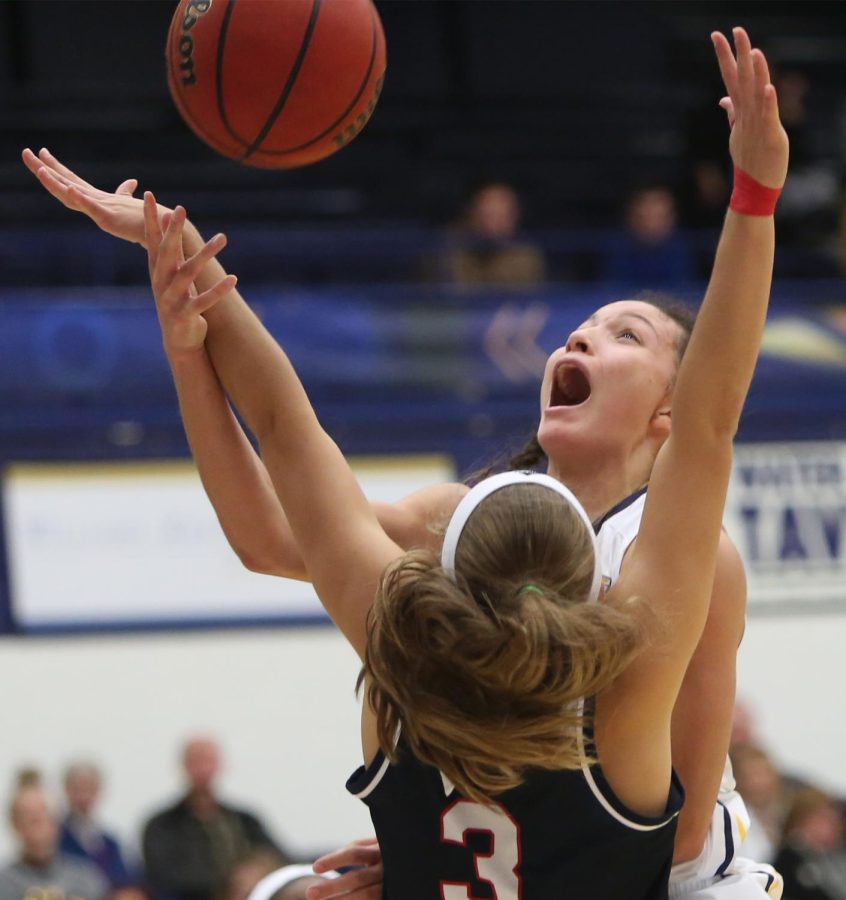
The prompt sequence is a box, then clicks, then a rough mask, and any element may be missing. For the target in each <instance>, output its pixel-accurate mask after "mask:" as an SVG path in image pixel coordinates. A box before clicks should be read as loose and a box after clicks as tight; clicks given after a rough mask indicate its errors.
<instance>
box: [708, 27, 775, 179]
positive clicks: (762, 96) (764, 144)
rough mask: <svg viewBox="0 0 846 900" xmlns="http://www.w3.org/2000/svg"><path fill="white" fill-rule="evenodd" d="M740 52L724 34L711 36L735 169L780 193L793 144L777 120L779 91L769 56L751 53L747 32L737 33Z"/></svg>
mask: <svg viewBox="0 0 846 900" xmlns="http://www.w3.org/2000/svg"><path fill="white" fill-rule="evenodd" d="M732 36H733V37H734V46H735V53H733V52H732V49H731V46H730V44H729V42H728V40H727V39H726V37H725V35H723V34H720V32H719V31H715V32H714V33H713V34H712V35H711V40H712V41H713V43H714V50H715V51H716V53H717V62H718V63H719V66H720V74H721V75H722V76H723V82H724V84H725V86H726V90H727V91H728V97H724V98H723V99H722V100H721V101H720V106H721V107H722V108H723V109H724V110H725V111H726V113H727V114H728V117H729V123H730V124H731V126H732V131H731V137H730V138H729V151H730V152H731V158H732V161H733V162H734V164H735V165H736V166H737V167H738V168H740V169H742V170H743V171H744V172H746V173H747V174H748V175H751V176H752V177H753V178H754V179H755V180H756V181H758V182H760V183H761V184H763V185H764V186H765V187H771V188H780V187H781V186H782V185H783V184H784V179H785V178H786V176H787V158H788V155H789V145H788V140H787V133H786V132H785V130H784V128H783V126H782V124H781V120H780V119H779V115H778V99H777V98H776V90H775V88H774V87H773V85H772V83H771V81H770V71H769V68H768V66H767V60H766V58H765V57H764V54H763V53H762V52H761V51H760V50H758V49H757V48H756V49H754V50H753V49H752V44H751V42H750V40H749V35H748V34H747V33H746V31H745V30H744V29H743V28H734V29H732Z"/></svg>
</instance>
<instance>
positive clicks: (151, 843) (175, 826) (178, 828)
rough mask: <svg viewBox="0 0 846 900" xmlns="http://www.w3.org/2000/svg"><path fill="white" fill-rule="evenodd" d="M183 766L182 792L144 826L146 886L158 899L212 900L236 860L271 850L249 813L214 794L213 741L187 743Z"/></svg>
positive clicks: (216, 752) (215, 764)
mask: <svg viewBox="0 0 846 900" xmlns="http://www.w3.org/2000/svg"><path fill="white" fill-rule="evenodd" d="M182 764H183V769H184V772H185V776H186V779H187V782H188V790H187V792H186V794H185V795H184V796H183V797H182V799H180V800H179V801H178V802H177V803H175V804H174V805H173V806H170V807H168V808H166V809H164V810H162V811H161V812H159V813H157V814H155V815H154V816H153V817H152V818H151V819H150V820H149V821H148V822H147V824H146V825H145V827H144V833H143V841H142V843H143V853H144V865H145V870H146V876H147V882H148V883H149V885H150V886H151V888H152V889H153V891H154V892H155V893H156V895H157V896H161V897H167V898H178V900H210V898H212V897H214V896H215V895H216V892H217V891H219V890H220V889H221V888H222V887H223V885H224V883H225V879H226V878H227V876H228V875H229V873H230V871H231V870H232V868H233V867H234V865H235V864H236V862H237V861H238V860H239V859H241V858H243V857H244V856H245V855H246V854H247V853H248V852H249V851H250V850H253V849H255V848H259V847H264V848H267V849H270V850H275V851H277V852H279V853H280V855H282V857H283V858H284V854H281V851H279V848H278V847H276V846H275V844H274V842H273V840H272V839H271V838H270V836H269V834H268V832H267V830H266V829H265V827H264V825H262V823H261V822H260V821H259V820H258V819H257V818H256V817H255V816H254V815H252V814H250V813H248V812H246V811H244V810H241V809H237V808H236V807H234V806H229V805H227V804H224V803H223V802H221V800H220V799H219V798H218V796H217V794H216V790H215V780H216V778H217V776H218V774H219V772H220V751H219V749H218V746H217V744H216V743H215V741H214V740H212V739H211V738H208V737H195V738H192V739H191V740H189V741H188V742H187V744H186V745H185V748H184V750H183V754H182Z"/></svg>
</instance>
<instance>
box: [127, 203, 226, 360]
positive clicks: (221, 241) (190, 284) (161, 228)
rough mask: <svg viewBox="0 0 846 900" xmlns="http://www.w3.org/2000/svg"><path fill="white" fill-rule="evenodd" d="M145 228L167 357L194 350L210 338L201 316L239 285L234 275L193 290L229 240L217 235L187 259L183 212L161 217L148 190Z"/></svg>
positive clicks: (179, 207)
mask: <svg viewBox="0 0 846 900" xmlns="http://www.w3.org/2000/svg"><path fill="white" fill-rule="evenodd" d="M142 224H143V229H144V243H145V246H146V247H147V259H148V263H149V270H150V283H151V285H152V287H153V296H154V297H155V300H156V312H157V313H158V316H159V324H160V326H161V329H162V337H163V339H164V345H165V350H166V352H167V354H168V356H169V357H172V356H173V355H174V354H179V353H185V352H193V351H196V350H198V349H200V348H201V347H202V346H203V344H204V343H205V339H206V331H207V328H208V326H207V324H206V320H205V318H204V317H203V313H205V312H207V311H208V310H209V309H211V307H212V306H214V305H215V303H217V302H218V301H219V300H221V299H222V298H223V297H224V296H225V295H226V294H227V293H228V292H229V291H231V290H232V288H234V287H235V284H236V283H237V281H238V279H237V278H236V277H235V276H234V275H226V276H224V277H223V278H221V279H220V281H218V282H216V283H215V284H214V285H212V286H211V287H210V288H209V289H208V290H205V291H203V292H202V293H198V291H197V289H196V287H195V285H194V281H195V280H196V278H197V276H198V275H199V274H200V271H201V270H202V268H203V266H204V265H205V264H206V263H207V262H208V261H209V260H210V259H213V258H214V257H215V256H217V254H218V253H219V252H220V251H221V250H222V249H223V248H224V247H225V246H226V237H225V236H224V235H222V234H216V235H215V236H214V237H213V238H211V240H208V241H206V242H205V244H203V246H202V247H201V248H200V249H199V250H198V251H197V252H196V253H195V254H194V255H193V256H192V257H191V258H190V259H187V260H186V259H185V254H184V252H183V249H182V230H183V228H184V226H185V209H184V208H183V207H181V206H177V207H176V209H175V210H174V211H173V212H172V213H170V212H166V213H165V214H164V215H163V216H161V217H160V215H159V207H157V205H156V198H155V197H154V196H153V195H152V194H151V193H150V192H149V191H147V192H146V193H145V194H144V200H143V221H142Z"/></svg>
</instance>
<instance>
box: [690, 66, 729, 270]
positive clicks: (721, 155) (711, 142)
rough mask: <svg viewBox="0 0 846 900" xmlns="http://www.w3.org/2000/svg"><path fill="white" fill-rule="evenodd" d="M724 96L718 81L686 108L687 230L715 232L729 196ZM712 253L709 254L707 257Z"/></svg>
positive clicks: (722, 216)
mask: <svg viewBox="0 0 846 900" xmlns="http://www.w3.org/2000/svg"><path fill="white" fill-rule="evenodd" d="M723 94H725V87H724V86H723V84H722V82H721V81H720V80H719V79H715V80H714V81H713V82H712V83H711V85H710V86H709V87H708V88H707V89H706V90H704V91H703V92H702V102H701V103H699V104H694V105H693V106H691V107H690V108H689V112H688V115H687V121H686V125H685V145H686V146H685V163H686V172H685V176H684V179H683V184H682V188H681V209H682V214H681V221H682V223H683V225H684V226H685V227H686V228H710V229H713V230H715V231H716V230H718V229H719V228H720V227H721V226H722V224H723V219H725V217H726V208H727V207H728V202H729V195H730V194H731V185H732V176H731V157H730V156H729V154H728V152H727V151H726V132H727V130H728V122H727V121H726V114H725V112H723V110H722V109H720V107H719V106H718V104H717V100H718V98H720V97H722V96H723ZM712 255H713V251H709V266H710V257H711V256H712Z"/></svg>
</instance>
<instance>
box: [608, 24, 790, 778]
mask: <svg viewBox="0 0 846 900" xmlns="http://www.w3.org/2000/svg"><path fill="white" fill-rule="evenodd" d="M734 39H735V46H736V50H737V58H736V59H735V57H734V55H733V54H732V52H731V48H730V47H729V45H728V42H727V41H726V39H725V38H724V37H723V36H722V35H719V34H715V35H713V41H714V46H715V49H716V52H717V57H718V60H719V64H720V70H721V72H722V75H723V79H724V81H725V84H726V88H727V90H728V93H729V98H727V99H726V101H724V103H723V104H722V105H724V106H725V107H726V108H727V111H728V112H729V114H730V118H731V119H732V120H733V121H734V123H735V124H734V128H733V131H732V134H731V138H730V143H729V146H730V150H731V155H732V159H733V161H734V163H735V166H736V167H737V169H739V170H742V172H743V173H746V175H747V176H750V177H751V178H752V179H754V180H755V182H757V183H758V184H759V185H760V186H764V187H765V188H780V187H781V185H782V184H783V182H784V178H785V174H786V170H787V156H788V145H787V137H786V135H785V132H784V129H783V128H782V127H781V123H780V121H779V117H778V107H777V102H776V96H775V91H774V89H773V87H772V85H771V84H770V80H769V73H768V71H767V65H766V61H765V59H764V57H763V54H761V52H760V51H758V50H755V51H753V50H752V48H751V46H750V43H749V38H748V37H747V35H746V33H745V32H744V31H743V30H742V29H735V30H734ZM739 177H740V178H742V177H743V176H742V175H741V176H739ZM736 205H737V204H735V203H733V204H732V206H736ZM774 241H775V236H774V227H773V218H772V215H771V214H770V215H747V214H744V213H742V212H738V211H736V210H735V209H730V210H729V211H728V213H727V215H726V220H725V225H724V227H723V233H722V236H721V238H720V242H719V246H718V248H717V253H716V258H715V261H714V269H713V274H712V276H711V280H710V282H709V285H708V289H707V291H706V295H705V299H704V301H703V303H702V307H701V310H700V312H699V316H698V319H697V323H696V326H695V328H694V330H693V334H692V336H691V340H690V344H689V346H688V349H687V351H686V353H685V356H684V359H683V361H682V363H681V366H680V369H679V374H678V380H677V383H676V386H675V390H674V393H673V413H672V415H673V427H672V431H671V433H670V437H669V438H668V440H667V442H666V443H665V444H664V446H663V447H662V448H661V451H660V452H659V454H658V458H657V460H656V463H655V466H654V468H653V471H652V475H651V478H650V483H649V492H648V496H647V501H646V507H645V509H644V515H643V520H642V524H641V527H640V532H639V535H638V540H637V543H636V545H635V546H634V547H633V549H632V551H631V558H630V560H629V561H628V564H627V566H626V569H625V571H624V572H623V573H622V574H621V577H620V579H619V581H618V582H617V585H616V586H615V589H614V593H615V595H616V597H618V598H625V597H630V596H640V597H643V598H646V599H647V600H648V602H649V607H650V614H651V616H652V618H651V619H650V620H649V627H650V631H651V635H652V642H651V644H650V646H649V651H648V653H645V654H643V656H642V657H640V658H639V659H638V660H637V661H636V662H635V663H634V664H633V665H632V666H631V667H630V669H629V670H628V671H627V672H626V673H625V674H624V676H623V677H622V678H621V679H620V680H619V682H618V683H617V684H616V685H615V687H614V688H613V689H612V690H613V696H612V697H611V698H610V699H607V700H606V701H603V702H605V706H606V712H607V713H609V715H607V716H604V717H603V721H604V722H606V723H607V722H609V721H611V722H613V725H611V726H609V727H608V728H607V729H606V733H605V734H604V735H603V737H604V738H605V745H606V746H613V745H615V743H616V745H618V746H620V745H621V743H620V741H619V740H616V739H619V738H620V736H621V735H625V736H627V742H626V750H627V752H629V753H632V752H634V753H635V754H637V755H638V757H639V758H643V759H645V760H648V764H645V765H644V767H643V768H642V770H641V773H640V776H641V779H642V783H645V782H646V781H647V780H648V777H649V776H650V773H651V776H653V777H654V779H655V781H654V782H653V783H658V782H659V781H660V778H661V777H666V776H665V775H663V773H667V772H669V766H670V742H669V740H666V741H664V740H660V741H658V742H657V743H656V739H655V737H654V736H655V735H663V734H665V728H666V725H667V722H668V720H669V717H670V715H671V712H672V710H673V706H674V703H675V701H676V697H677V694H678V691H679V688H680V686H681V684H682V679H683V677H684V674H685V670H686V668H687V666H688V663H689V661H690V658H691V656H692V654H693V653H694V650H695V649H696V646H697V644H698V642H699V641H700V638H701V636H702V633H703V628H704V626H705V622H706V618H707V615H708V607H709V602H710V598H711V588H712V583H713V581H714V573H715V569H716V560H717V555H718V547H719V545H720V538H721V524H722V516H723V508H724V504H725V495H726V490H727V487H728V481H729V476H730V473H731V459H732V440H733V438H734V435H735V432H736V430H737V425H738V422H739V419H740V414H741V411H742V408H743V402H744V399H745V397H746V393H747V391H748V388H749V384H750V382H751V378H752V373H753V370H754V367H755V361H756V358H757V354H758V347H759V344H760V339H761V334H762V332H763V327H764V320H765V317H766V310H767V304H768V300H769V292H770V286H771V279H772V263H773V253H774ZM610 599H611V600H612V601H613V599H614V598H613V597H612V598H610ZM632 735H635V736H637V735H641V736H642V740H643V746H638V745H637V740H638V738H637V737H635V738H634V739H632V738H631V736H632ZM634 788H635V793H636V789H637V785H634Z"/></svg>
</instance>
